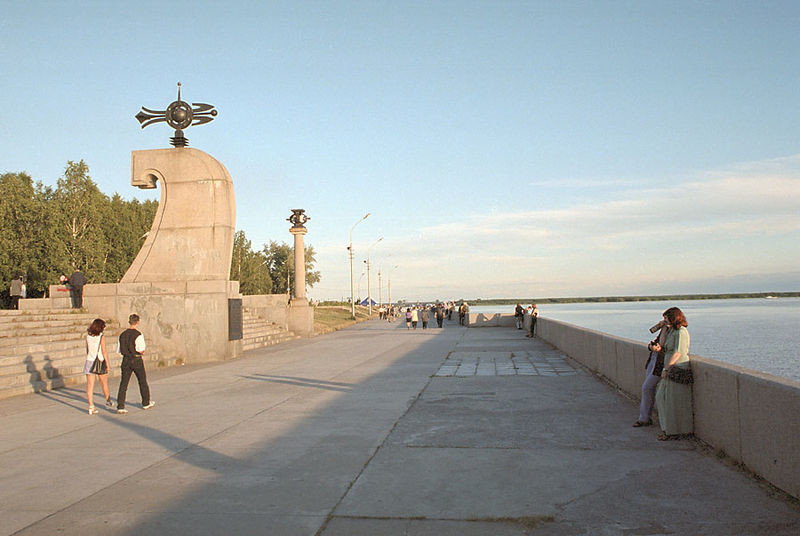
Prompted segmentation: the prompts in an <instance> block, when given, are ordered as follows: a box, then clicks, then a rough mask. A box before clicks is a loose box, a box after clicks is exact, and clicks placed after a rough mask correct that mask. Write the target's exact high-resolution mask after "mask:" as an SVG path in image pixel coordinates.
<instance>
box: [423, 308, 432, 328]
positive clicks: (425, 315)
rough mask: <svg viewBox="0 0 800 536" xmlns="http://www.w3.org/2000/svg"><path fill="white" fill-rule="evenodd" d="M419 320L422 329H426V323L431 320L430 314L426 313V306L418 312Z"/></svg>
mask: <svg viewBox="0 0 800 536" xmlns="http://www.w3.org/2000/svg"><path fill="white" fill-rule="evenodd" d="M420 319H421V320H422V329H428V322H430V320H431V313H430V311H428V306H427V305H426V306H425V307H423V308H422V311H421V312H420Z"/></svg>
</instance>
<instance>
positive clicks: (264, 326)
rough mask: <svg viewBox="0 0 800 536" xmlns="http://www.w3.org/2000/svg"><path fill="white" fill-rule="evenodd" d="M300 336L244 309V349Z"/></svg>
mask: <svg viewBox="0 0 800 536" xmlns="http://www.w3.org/2000/svg"><path fill="white" fill-rule="evenodd" d="M299 338H300V336H299V335H295V334H294V333H292V332H291V331H289V330H287V329H285V328H283V327H281V326H279V325H277V324H273V323H272V322H268V321H267V320H264V319H263V318H260V317H259V316H257V315H255V314H254V313H252V312H251V311H249V310H248V309H246V308H245V309H244V310H243V311H242V351H245V352H246V351H248V350H255V349H257V348H264V347H265V346H272V345H275V344H280V343H283V342H286V341H292V340H295V339H299Z"/></svg>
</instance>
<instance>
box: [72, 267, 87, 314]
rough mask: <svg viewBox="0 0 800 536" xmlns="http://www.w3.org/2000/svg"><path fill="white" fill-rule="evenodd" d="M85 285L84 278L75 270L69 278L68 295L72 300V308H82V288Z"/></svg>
mask: <svg viewBox="0 0 800 536" xmlns="http://www.w3.org/2000/svg"><path fill="white" fill-rule="evenodd" d="M85 284H86V276H85V275H83V273H81V271H80V270H78V269H77V268H76V269H75V271H74V272H72V275H71V276H69V295H70V298H72V308H73V309H80V308H81V307H83V286H84V285H85Z"/></svg>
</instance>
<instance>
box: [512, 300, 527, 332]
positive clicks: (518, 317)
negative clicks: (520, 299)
mask: <svg viewBox="0 0 800 536" xmlns="http://www.w3.org/2000/svg"><path fill="white" fill-rule="evenodd" d="M524 318H525V310H524V309H523V308H522V304H519V303H518V304H517V306H516V307H515V308H514V321H515V322H516V323H517V329H522V321H523V319H524Z"/></svg>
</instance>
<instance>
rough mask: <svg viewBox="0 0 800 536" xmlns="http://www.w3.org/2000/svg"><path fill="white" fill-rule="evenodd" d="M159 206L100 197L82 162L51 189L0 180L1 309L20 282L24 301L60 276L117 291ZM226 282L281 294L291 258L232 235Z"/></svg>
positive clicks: (275, 247) (313, 274)
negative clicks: (80, 276)
mask: <svg viewBox="0 0 800 536" xmlns="http://www.w3.org/2000/svg"><path fill="white" fill-rule="evenodd" d="M157 209H158V202H156V201H139V200H137V199H133V200H126V199H123V198H122V197H121V196H120V195H119V194H117V193H115V194H114V195H112V196H108V195H106V194H104V193H102V192H101V191H100V189H99V188H98V187H97V184H96V183H95V182H94V181H93V180H92V179H91V177H90V175H89V166H88V165H87V164H86V163H85V162H84V161H83V160H81V161H79V162H73V161H69V162H67V165H66V167H65V169H64V174H63V176H62V177H60V178H59V179H58V181H57V183H56V187H55V188H53V187H51V186H45V185H44V184H42V182H41V181H37V182H34V180H33V179H32V178H31V176H30V175H29V174H27V173H25V172H16V173H14V172H7V173H2V174H0V281H2V282H3V283H2V285H0V287H2V290H0V306H2V307H6V308H7V307H9V305H10V296H9V284H10V282H11V280H12V279H13V278H15V277H17V276H20V275H21V276H22V277H23V279H24V281H25V285H26V290H27V297H29V298H38V297H42V296H44V295H45V292H46V291H47V289H48V287H49V285H51V284H56V283H58V280H59V276H60V275H62V274H63V275H67V276H69V275H70V274H71V273H72V272H73V271H74V269H78V270H80V271H82V272H83V273H84V274H85V275H86V277H87V278H88V279H89V282H90V283H116V282H118V281H119V280H120V279H121V278H122V276H123V275H124V274H125V272H126V271H127V270H128V267H129V266H130V265H131V263H132V262H133V259H134V258H135V257H136V254H137V253H138V252H139V249H140V248H141V246H142V244H143V243H144V239H145V236H146V233H147V232H148V231H149V230H150V227H151V225H152V223H153V219H154V218H155V213H156V210H157ZM233 252H234V255H233V262H232V264H231V279H232V280H237V281H239V282H240V285H239V288H240V291H241V292H242V294H280V293H285V292H287V288H288V287H287V284H288V283H292V284H293V278H292V275H293V274H294V255H293V250H292V247H291V246H290V245H288V244H286V243H278V242H275V241H270V243H269V244H265V245H264V247H263V249H261V250H257V251H256V250H253V247H252V244H251V242H250V241H249V240H248V239H247V237H246V236H245V234H244V232H243V231H238V232H236V234H235V239H234V248H233ZM314 262H315V260H314V249H313V247H312V246H307V247H306V270H307V282H308V286H312V285H313V284H314V283H317V282H318V281H319V280H320V273H319V272H318V271H314V269H313V268H314Z"/></svg>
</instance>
